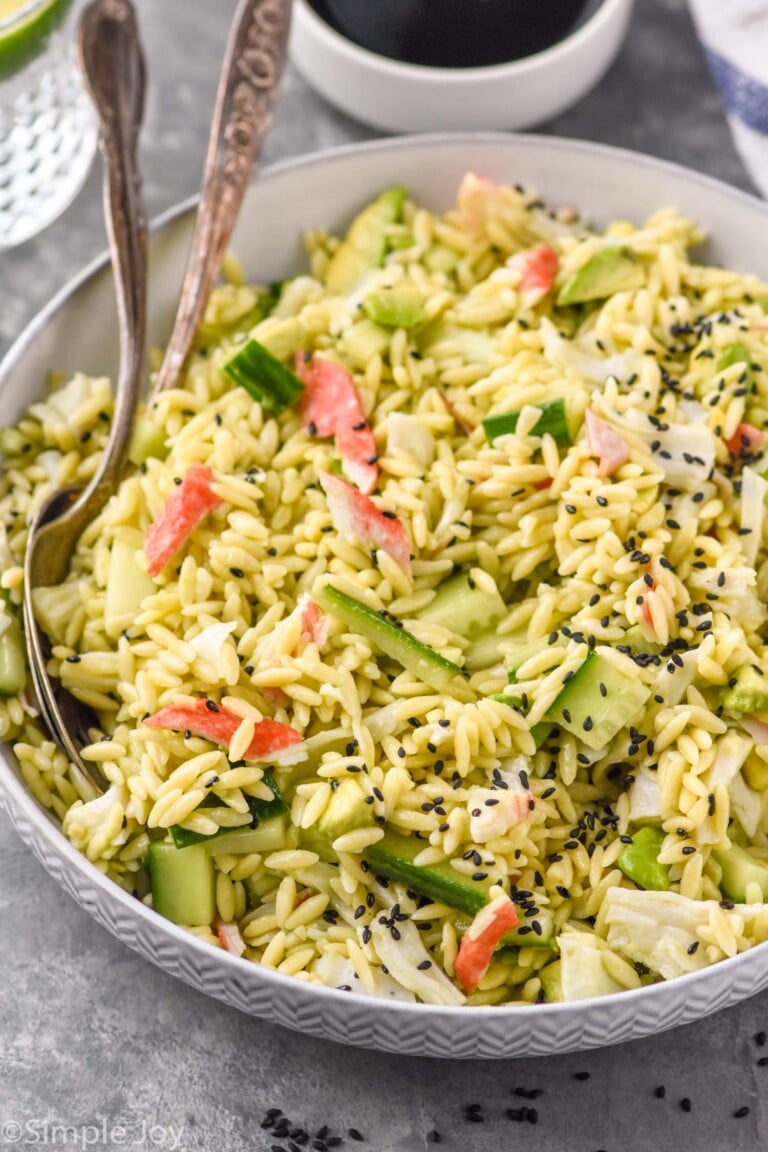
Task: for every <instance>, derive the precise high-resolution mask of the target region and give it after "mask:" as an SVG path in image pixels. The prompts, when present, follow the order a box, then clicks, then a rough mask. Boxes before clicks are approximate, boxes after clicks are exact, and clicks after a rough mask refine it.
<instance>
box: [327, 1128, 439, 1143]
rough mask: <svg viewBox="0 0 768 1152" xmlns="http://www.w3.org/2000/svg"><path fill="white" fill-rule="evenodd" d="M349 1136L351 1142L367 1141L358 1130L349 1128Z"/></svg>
mask: <svg viewBox="0 0 768 1152" xmlns="http://www.w3.org/2000/svg"><path fill="white" fill-rule="evenodd" d="M347 1135H348V1136H349V1138H350V1140H358V1141H361V1142H362V1141H363V1140H365V1136H363V1134H362V1132H358V1130H357V1128H348V1129H347ZM427 1139H429V1136H427Z"/></svg>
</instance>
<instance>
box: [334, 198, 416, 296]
mask: <svg viewBox="0 0 768 1152" xmlns="http://www.w3.org/2000/svg"><path fill="white" fill-rule="evenodd" d="M404 202H405V188H403V187H402V186H401V185H396V186H394V187H392V188H385V189H384V191H383V192H380V193H379V195H378V196H377V197H376V199H375V200H374V201H373V203H372V204H369V205H368V206H367V207H366V208H364V209H363V210H362V212H360V213H359V215H358V216H356V217H355V219H354V220H353V221H352V224H351V225H350V229H349V232H348V233H347V235H346V237H345V239H344V240H342V242H341V244H339V246H338V248H337V249H336V251H335V252H334V253H333V255H332V256H331V259H330V261H329V262H328V268H327V270H326V274H325V282H326V285H327V287H328V290H329V291H330V292H333V293H335V294H339V295H341V294H343V293H346V292H350V291H351V290H352V289H353V288H354V287H355V286H356V285H357V284H359V282H360V281H361V280H362V278H363V276H365V274H366V272H370V271H371V269H372V268H381V266H382V264H383V263H384V257H385V256H386V254H387V228H388V227H389V225H390V224H395V223H397V221H398V220H399V219H400V217H401V216H402V211H403V204H404Z"/></svg>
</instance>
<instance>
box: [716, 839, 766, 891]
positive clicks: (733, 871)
mask: <svg viewBox="0 0 768 1152" xmlns="http://www.w3.org/2000/svg"><path fill="white" fill-rule="evenodd" d="M712 855H713V857H714V858H715V860H716V861H717V863H718V864H719V865H720V868H721V870H722V878H721V880H720V890H721V891H722V893H723V895H724V896H727V897H728V899H729V900H735V901H736V902H737V903H738V904H746V903H748V901H747V885H749V884H757V885H758V887H759V888H760V891H761V892H762V894H763V900H768V860H758V859H757V857H756V856H752V855H750V853H749V852H748V851H747V850H746V849H745V848H740V847H739V846H738V845H737V844H731V847H730V848H728V849H727V850H726V851H724V852H718V851H714V852H713V853H712Z"/></svg>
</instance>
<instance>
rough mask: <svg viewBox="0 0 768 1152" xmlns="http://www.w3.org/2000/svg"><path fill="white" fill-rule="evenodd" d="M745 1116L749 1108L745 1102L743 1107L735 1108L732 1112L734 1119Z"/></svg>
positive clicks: (747, 1114) (740, 1118) (741, 1118)
mask: <svg viewBox="0 0 768 1152" xmlns="http://www.w3.org/2000/svg"><path fill="white" fill-rule="evenodd" d="M745 1116H749V1108H748V1107H747V1106H746V1104H745V1105H744V1107H743V1108H737V1109H736V1111H735V1112H734V1114H733V1118H734V1120H743V1119H744V1117H745Z"/></svg>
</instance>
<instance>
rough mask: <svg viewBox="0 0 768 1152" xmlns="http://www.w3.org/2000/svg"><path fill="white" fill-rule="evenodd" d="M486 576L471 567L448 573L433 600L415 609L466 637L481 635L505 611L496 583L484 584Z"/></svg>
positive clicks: (428, 619) (422, 618) (467, 638)
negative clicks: (453, 574)
mask: <svg viewBox="0 0 768 1152" xmlns="http://www.w3.org/2000/svg"><path fill="white" fill-rule="evenodd" d="M487 580H488V577H487V576H486V575H485V573H477V574H473V571H469V572H459V573H458V575H456V576H451V577H450V579H448V580H445V581H444V582H443V583H442V584H440V585H439V587H438V589H437V592H436V593H435V598H434V600H432V601H431V602H430V603H429V604H427V606H426V608H422V609H421V610H420V611H419V612H417V613H416V615H417V617H418V618H419V620H426V621H428V623H430V624H439V625H441V626H442V627H443V628H450V630H451V632H455V633H456V634H457V635H458V636H463V637H464V638H465V639H466V640H472V639H473V638H475V637H477V636H481V635H484V634H485V633H486V632H488V631H489V629H491V628H493V626H494V625H495V624H498V622H499V620H501V618H502V617H503V616H504V615H506V611H507V606H506V604H505V603H504V601H503V600H502V598H501V595H500V593H499V590H498V588H497V587H496V585H495V584H494V586H493V588H486V587H485V586H484V585H485V584H486V582H487ZM480 584H482V585H483V587H480Z"/></svg>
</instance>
